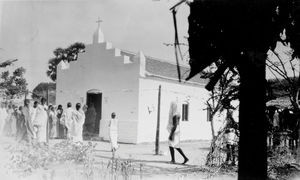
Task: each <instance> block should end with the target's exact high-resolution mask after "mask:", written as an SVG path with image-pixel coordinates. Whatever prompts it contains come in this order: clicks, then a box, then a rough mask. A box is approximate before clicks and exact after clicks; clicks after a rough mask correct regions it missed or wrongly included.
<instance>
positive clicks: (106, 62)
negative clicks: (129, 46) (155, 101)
mask: <svg viewBox="0 0 300 180" xmlns="http://www.w3.org/2000/svg"><path fill="white" fill-rule="evenodd" d="M138 74H139V65H138V63H129V64H124V57H123V56H115V50H114V49H106V48H105V43H102V44H93V45H88V46H87V47H86V52H85V53H83V54H80V56H79V58H78V60H77V61H76V62H72V63H71V64H70V69H67V70H58V78H57V91H56V92H57V96H56V97H57V104H62V105H63V106H64V108H66V103H67V102H72V103H73V104H75V103H76V102H81V103H83V104H84V103H86V95H87V91H88V90H91V89H97V90H99V91H101V92H102V119H101V121H100V137H102V138H103V139H105V140H108V139H109V136H108V121H109V119H110V115H111V113H112V112H115V113H116V114H117V118H118V119H119V141H120V142H126V143H136V142H137V124H138V123H137V120H138Z"/></svg>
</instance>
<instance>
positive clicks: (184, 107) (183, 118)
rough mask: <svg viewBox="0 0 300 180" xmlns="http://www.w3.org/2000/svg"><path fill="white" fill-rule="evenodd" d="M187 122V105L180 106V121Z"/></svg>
mask: <svg viewBox="0 0 300 180" xmlns="http://www.w3.org/2000/svg"><path fill="white" fill-rule="evenodd" d="M188 120H189V104H182V121H188Z"/></svg>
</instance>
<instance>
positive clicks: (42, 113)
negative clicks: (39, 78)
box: [33, 98, 48, 143]
mask: <svg viewBox="0 0 300 180" xmlns="http://www.w3.org/2000/svg"><path fill="white" fill-rule="evenodd" d="M47 110H48V107H47V105H46V99H45V98H42V99H41V104H39V105H37V108H36V115H35V118H34V121H33V125H34V126H35V127H36V128H37V134H36V135H37V141H38V142H40V143H46V142H47V122H48V113H47Z"/></svg>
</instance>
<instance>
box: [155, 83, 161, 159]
mask: <svg viewBox="0 0 300 180" xmlns="http://www.w3.org/2000/svg"><path fill="white" fill-rule="evenodd" d="M160 96H161V85H159V88H158V104H157V124H156V137H155V154H156V155H158V154H159V128H160Z"/></svg>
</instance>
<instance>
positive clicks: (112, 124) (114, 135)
mask: <svg viewBox="0 0 300 180" xmlns="http://www.w3.org/2000/svg"><path fill="white" fill-rule="evenodd" d="M108 126H109V137H110V144H111V149H112V152H115V151H116V150H117V149H118V147H119V146H118V119H117V118H116V113H114V112H113V113H112V114H111V119H110V121H109V125H108Z"/></svg>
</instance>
